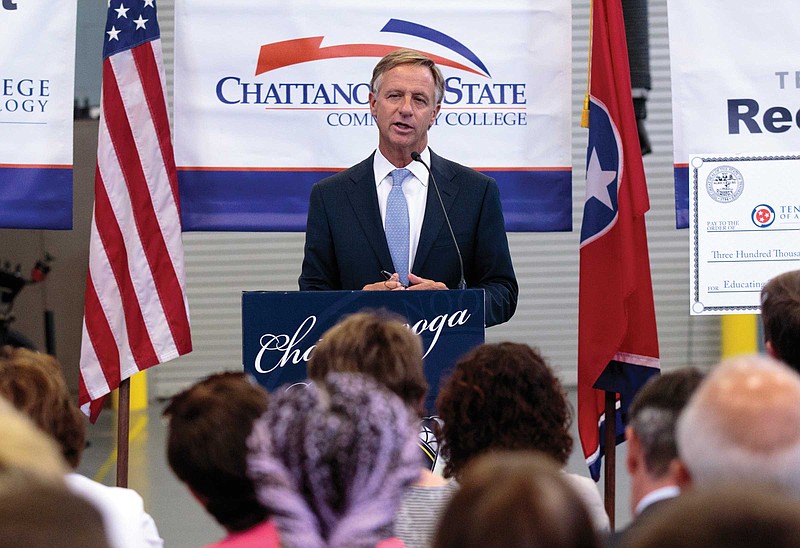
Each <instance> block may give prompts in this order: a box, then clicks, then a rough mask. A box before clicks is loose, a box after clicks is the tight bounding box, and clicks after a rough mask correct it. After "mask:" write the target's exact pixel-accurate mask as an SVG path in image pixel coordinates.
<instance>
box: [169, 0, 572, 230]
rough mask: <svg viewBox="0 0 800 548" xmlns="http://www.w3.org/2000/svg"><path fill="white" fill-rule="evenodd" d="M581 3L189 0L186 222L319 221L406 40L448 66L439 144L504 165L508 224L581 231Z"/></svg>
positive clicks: (365, 145)
mask: <svg viewBox="0 0 800 548" xmlns="http://www.w3.org/2000/svg"><path fill="white" fill-rule="evenodd" d="M570 18H571V13H570V3H569V2H567V1H566V0H543V1H541V2H537V3H536V5H535V6H534V5H533V4H532V3H531V2H529V1H527V0H498V1H496V2H493V3H487V2H478V1H476V0H473V1H468V2H465V1H463V0H444V1H440V2H429V3H426V4H425V3H423V4H414V5H408V6H404V5H400V4H397V2H388V1H386V0H380V1H375V0H371V1H366V0H347V1H339V2H320V1H319V0H315V1H311V0H297V1H293V2H282V1H277V0H268V1H264V2H259V3H253V2H249V1H244V0H233V1H228V2H224V3H219V2H216V1H212V0H191V1H188V0H177V1H176V30H175V37H176V53H175V101H174V104H175V149H176V163H177V165H178V169H179V171H180V179H181V194H182V200H181V202H182V209H183V217H184V225H185V228H187V229H189V230H192V229H262V230H263V229H285V230H303V229H304V228H305V215H306V200H307V197H308V192H309V189H310V185H311V184H313V182H315V181H316V180H319V179H321V178H322V177H324V176H325V175H326V174H327V172H334V171H336V170H340V169H343V168H346V167H349V166H350V165H353V164H355V163H357V162H359V161H360V160H363V159H364V158H365V157H367V155H369V154H370V153H371V152H372V151H373V150H374V149H375V147H376V145H377V127H376V126H375V123H374V120H373V119H372V116H371V115H370V113H369V108H368V95H369V85H368V83H369V80H370V77H371V74H372V68H373V67H374V65H375V63H376V62H377V61H378V59H379V58H380V57H382V56H383V55H384V54H386V53H388V52H389V51H392V50H394V49H397V48H399V47H408V48H413V49H417V50H420V51H423V52H425V53H427V54H429V55H431V56H434V58H435V59H436V61H437V63H438V64H439V65H440V67H441V68H442V71H443V73H444V76H445V78H446V80H447V88H446V93H445V98H444V103H443V106H442V111H441V114H440V116H439V118H438V120H437V121H436V124H435V126H434V127H433V128H432V129H431V133H430V143H431V148H432V149H433V150H435V151H436V152H437V153H439V154H441V155H443V156H445V157H447V158H450V159H452V160H455V161H458V162H461V163H464V164H467V165H469V166H471V167H475V168H477V169H481V170H483V171H486V172H487V173H488V174H489V175H491V176H493V177H495V178H496V179H497V180H498V184H499V185H500V189H501V194H502V197H503V199H504V208H505V212H506V221H507V225H508V226H509V228H511V229H516V230H569V229H571V222H572V211H571V206H572V203H571V168H570V165H571V130H570V124H571V113H570V108H571V106H570V103H571V67H570V63H571V24H570Z"/></svg>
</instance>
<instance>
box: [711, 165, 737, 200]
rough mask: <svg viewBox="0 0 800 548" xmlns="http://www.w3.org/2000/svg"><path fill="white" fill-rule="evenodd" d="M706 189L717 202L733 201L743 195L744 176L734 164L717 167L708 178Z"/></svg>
mask: <svg viewBox="0 0 800 548" xmlns="http://www.w3.org/2000/svg"><path fill="white" fill-rule="evenodd" d="M706 190H707V191H708V195H709V196H711V198H712V199H713V200H714V201H716V202H720V203H723V204H724V203H728V202H733V201H734V200H736V199H737V198H738V197H739V196H741V195H742V191H743V190H744V177H742V174H741V172H740V171H739V170H738V169H736V168H735V167H733V166H719V167H715V168H714V169H712V170H711V173H709V174H708V177H707V178H706Z"/></svg>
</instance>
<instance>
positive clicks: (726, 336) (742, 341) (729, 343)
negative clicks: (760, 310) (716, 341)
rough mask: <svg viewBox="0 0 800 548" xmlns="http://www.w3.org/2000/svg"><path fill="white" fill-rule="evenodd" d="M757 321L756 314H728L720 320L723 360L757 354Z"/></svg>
mask: <svg viewBox="0 0 800 548" xmlns="http://www.w3.org/2000/svg"><path fill="white" fill-rule="evenodd" d="M758 320H759V317H758V316H757V315H756V314H730V315H727V316H722V319H721V320H720V331H721V333H720V339H721V348H720V350H721V353H722V357H723V358H730V357H732V356H739V355H741V354H755V353H756V352H758Z"/></svg>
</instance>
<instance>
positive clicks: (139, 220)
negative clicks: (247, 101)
mask: <svg viewBox="0 0 800 548" xmlns="http://www.w3.org/2000/svg"><path fill="white" fill-rule="evenodd" d="M184 280H185V277H184V269H183V244H182V242H181V223H180V205H179V200H178V182H177V174H176V170H175V159H174V156H173V151H172V141H171V137H170V129H169V120H168V118H167V106H166V85H165V78H164V66H163V62H162V56H161V40H160V32H159V27H158V22H157V20H156V5H155V0H109V2H108V16H107V20H106V30H105V36H104V47H103V87H102V99H101V114H100V131H99V136H98V145H97V169H96V172H95V204H94V215H93V218H92V230H91V240H90V248H89V275H88V278H87V280H86V302H85V308H84V322H83V338H82V343H81V362H80V370H81V374H80V404H81V408H82V409H83V411H84V413H86V414H88V415H89V416H90V417H91V419H92V421H94V420H96V418H97V415H98V414H99V412H100V409H101V408H102V403H103V400H104V399H105V396H106V395H107V394H108V393H109V392H110V391H111V390H114V389H115V388H117V387H118V386H119V384H120V382H121V381H123V380H124V379H127V378H129V377H130V376H131V375H133V374H135V373H137V372H139V371H142V370H144V369H147V368H148V367H151V366H153V365H157V364H159V363H163V362H165V361H168V360H171V359H173V358H176V357H178V356H180V355H183V354H186V353H188V352H190V351H191V350H192V341H191V335H190V332H189V309H188V303H187V300H186V288H185V281H184Z"/></svg>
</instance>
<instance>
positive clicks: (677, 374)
mask: <svg viewBox="0 0 800 548" xmlns="http://www.w3.org/2000/svg"><path fill="white" fill-rule="evenodd" d="M702 380H703V374H702V373H701V372H700V371H699V370H697V369H694V368H684V369H680V370H677V371H672V372H669V373H664V374H663V375H660V376H656V377H653V378H652V379H651V380H650V381H649V382H648V383H647V384H645V386H644V387H643V388H642V389H641V390H639V392H638V393H637V394H636V397H635V398H634V399H633V402H632V403H631V406H630V409H629V411H628V418H629V420H628V426H627V428H625V437H626V439H627V441H628V456H627V458H626V460H625V464H626V466H627V468H628V472H629V473H630V475H631V512H632V513H633V516H634V518H633V522H632V523H631V524H630V525H629V526H628V528H626V529H622V530H619V531H617V532H615V533H612V534H611V535H610V537H609V538H608V541H607V543H606V545H607V546H609V547H613V546H623V545H624V544H625V542H626V540H627V539H628V538H629V537H630V535H631V533H632V531H635V530H637V529H639V528H640V527H641V526H642V524H643V523H646V522H647V521H648V519H650V518H651V517H652V516H653V515H655V514H656V513H658V511H659V509H663V507H664V505H666V504H668V503H669V501H670V499H672V498H674V497H676V496H678V494H679V493H680V487H679V481H680V476H679V473H680V471H681V469H680V466H679V464H678V448H677V444H676V442H675V425H676V424H677V422H678V417H679V416H680V413H681V411H682V410H683V408H684V407H685V406H686V404H687V402H688V401H689V398H690V397H691V395H692V394H693V393H694V391H695V389H696V388H697V387H698V386H699V385H700V382H701V381H702Z"/></svg>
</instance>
